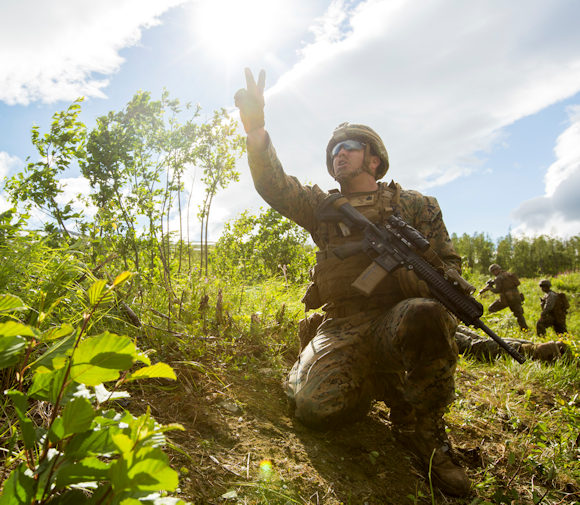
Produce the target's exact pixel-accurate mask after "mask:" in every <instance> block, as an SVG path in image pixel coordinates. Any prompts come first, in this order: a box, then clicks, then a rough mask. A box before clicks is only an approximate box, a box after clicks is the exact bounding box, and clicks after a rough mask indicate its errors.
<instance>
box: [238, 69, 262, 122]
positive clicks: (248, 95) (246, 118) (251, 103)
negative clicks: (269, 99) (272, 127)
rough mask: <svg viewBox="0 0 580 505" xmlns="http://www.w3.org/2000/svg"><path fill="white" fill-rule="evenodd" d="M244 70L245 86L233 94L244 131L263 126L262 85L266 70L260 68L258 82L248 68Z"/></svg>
mask: <svg viewBox="0 0 580 505" xmlns="http://www.w3.org/2000/svg"><path fill="white" fill-rule="evenodd" d="M245 72H246V87H245V88H242V89H240V90H238V91H237V92H236V94H235V95H234V102H235V104H236V107H237V108H238V109H240V118H241V119H242V124H243V125H244V130H246V133H250V132H251V131H253V130H257V129H258V128H263V127H264V124H265V122H264V87H265V86H266V72H264V71H263V70H260V74H259V75H258V83H257V84H256V81H255V80H254V76H253V74H252V71H251V70H250V69H249V68H246V69H245Z"/></svg>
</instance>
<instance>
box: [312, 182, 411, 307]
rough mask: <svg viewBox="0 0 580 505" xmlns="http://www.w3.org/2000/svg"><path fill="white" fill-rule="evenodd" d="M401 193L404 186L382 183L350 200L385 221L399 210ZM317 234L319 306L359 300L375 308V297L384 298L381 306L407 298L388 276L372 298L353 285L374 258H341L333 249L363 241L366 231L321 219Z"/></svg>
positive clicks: (378, 221) (372, 218) (315, 280)
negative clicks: (373, 189)
mask: <svg viewBox="0 0 580 505" xmlns="http://www.w3.org/2000/svg"><path fill="white" fill-rule="evenodd" d="M400 194H401V187H400V186H399V185H398V184H396V183H391V184H389V185H387V184H385V183H379V189H378V190H377V191H375V192H373V193H361V194H355V195H352V196H350V197H348V200H349V202H350V204H351V205H352V206H353V207H355V208H356V209H357V210H358V211H359V212H360V213H361V214H363V215H364V216H365V217H367V218H368V219H369V220H370V221H372V222H373V223H375V224H385V223H386V220H387V218H388V217H389V216H390V215H391V214H393V213H394V212H396V211H397V209H398V207H399V197H400ZM316 236H317V237H318V239H319V240H318V244H319V248H320V250H319V251H318V252H317V253H316V265H315V266H314V268H313V271H312V272H311V275H312V281H313V283H314V286H313V287H312V288H311V289H315V290H316V291H317V295H318V298H319V300H317V302H318V303H319V305H318V307H320V306H322V305H324V304H328V303H332V304H333V305H334V306H340V305H344V304H348V303H349V302H354V301H356V300H357V299H358V300H359V301H362V303H365V306H366V307H367V308H373V301H374V300H373V299H375V298H376V299H377V300H376V301H377V302H378V301H379V300H380V305H381V306H383V307H384V306H388V305H389V304H390V303H395V302H396V301H398V300H400V299H402V298H403V296H402V293H401V291H400V289H399V286H398V284H397V283H393V282H388V281H389V278H388V277H387V278H386V279H384V280H383V282H381V283H380V284H379V286H377V288H376V290H375V292H374V293H373V295H372V296H371V297H370V298H366V297H364V296H363V295H361V294H360V293H358V292H357V291H356V290H355V289H354V288H352V286H351V284H352V283H353V282H354V281H355V280H356V278H357V277H358V276H359V275H360V274H361V273H362V272H363V271H364V270H365V269H366V268H367V267H368V266H369V265H370V263H371V259H370V258H369V257H368V256H367V255H366V254H365V253H364V252H361V253H358V254H355V255H353V256H350V257H348V258H346V259H344V260H341V259H340V258H337V257H336V256H335V255H334V253H333V252H332V250H333V249H334V248H335V247H336V246H339V245H344V244H346V243H351V242H356V241H358V240H361V239H362V238H363V234H362V231H360V230H357V229H347V228H346V227H345V226H344V225H342V223H339V224H335V223H327V222H319V224H318V229H317V230H316ZM375 295H377V296H375ZM379 296H380V298H379ZM307 297H308V294H307V295H305V299H306V298H307ZM305 303H306V302H305ZM366 304H368V305H366ZM310 305H312V303H311V304H310ZM377 306H378V305H377ZM307 308H308V306H307ZM310 308H317V307H314V306H311V307H310ZM361 308H362V307H361Z"/></svg>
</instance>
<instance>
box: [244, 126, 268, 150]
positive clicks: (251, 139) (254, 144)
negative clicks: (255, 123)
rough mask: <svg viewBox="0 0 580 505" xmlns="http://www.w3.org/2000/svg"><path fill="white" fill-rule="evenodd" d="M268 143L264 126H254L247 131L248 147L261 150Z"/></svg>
mask: <svg viewBox="0 0 580 505" xmlns="http://www.w3.org/2000/svg"><path fill="white" fill-rule="evenodd" d="M267 145H268V134H267V133H266V130H265V129H264V127H262V128H256V129H255V130H252V131H251V132H250V133H248V148H252V149H258V150H260V151H263V150H264V149H265V148H266V146H267Z"/></svg>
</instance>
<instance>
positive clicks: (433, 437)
mask: <svg viewBox="0 0 580 505" xmlns="http://www.w3.org/2000/svg"><path fill="white" fill-rule="evenodd" d="M246 82H247V88H245V89H241V90H239V91H238V92H237V93H236V96H235V101H236V105H237V106H238V108H239V109H240V117H241V119H242V123H243V125H244V129H245V131H246V133H247V147H248V162H249V165H250V169H251V173H252V178H253V180H254V185H255V187H256V189H257V191H258V193H260V195H261V196H262V197H263V198H264V200H265V201H266V202H268V204H269V205H270V206H271V207H273V208H274V209H276V210H277V211H278V212H280V213H281V214H283V215H284V216H286V217H288V218H290V219H292V220H293V221H295V222H296V223H297V224H299V225H300V226H302V227H303V228H305V229H306V230H307V231H308V232H309V233H310V234H311V236H312V238H313V240H314V242H315V243H316V245H317V246H318V248H319V251H318V253H317V255H316V256H317V257H316V266H315V268H314V271H313V281H314V282H313V284H312V285H311V288H310V289H309V290H308V293H307V295H306V296H305V298H304V301H305V303H306V306H307V309H315V308H319V307H322V310H323V311H324V313H325V314H324V321H323V322H322V324H320V325H318V324H316V323H315V322H314V323H312V324H313V326H314V325H315V328H316V334H315V335H314V337H313V338H312V340H311V341H310V342H308V344H307V345H306V346H305V347H304V349H303V350H302V352H301V353H300V356H299V358H298V360H297V361H296V363H295V364H294V366H293V368H292V370H291V371H290V374H289V376H288V379H287V381H286V383H285V387H286V392H287V394H288V397H289V398H290V400H291V402H292V403H293V405H294V406H295V415H296V417H297V418H298V419H299V420H300V421H302V422H303V423H304V424H306V425H308V426H310V427H314V428H319V429H327V428H331V427H333V426H338V425H341V424H344V423H347V422H352V421H354V420H356V419H360V418H361V417H363V416H364V415H366V413H367V412H368V409H369V406H370V403H371V401H372V400H373V399H378V400H383V401H384V402H385V403H386V404H387V405H388V406H389V408H390V411H391V412H390V416H391V417H390V419H391V422H392V423H393V431H394V433H395V435H396V436H397V437H398V439H399V440H401V441H402V443H403V444H404V445H405V447H408V448H409V449H410V450H412V451H413V453H414V454H415V455H416V456H417V457H418V458H419V460H420V462H421V464H422V465H423V467H424V469H425V470H426V471H427V470H429V469H430V470H431V477H432V478H433V481H434V483H435V484H436V485H437V486H438V487H439V488H440V489H441V490H442V491H444V492H446V493H448V494H451V495H457V496H464V495H467V494H469V492H470V487H471V484H470V481H469V479H468V477H467V475H466V473H465V471H464V470H463V468H462V467H461V466H460V465H459V464H458V462H457V460H456V458H455V457H454V455H453V451H452V450H451V444H450V442H449V439H448V437H447V434H446V431H445V425H444V421H443V415H444V413H445V412H446V409H447V407H448V405H449V404H450V403H451V402H452V401H453V399H454V397H455V382H454V376H455V368H456V363H457V358H458V353H457V346H456V344H455V341H454V339H453V335H454V333H455V328H456V327H457V321H456V319H455V318H454V317H452V316H451V315H450V314H449V312H447V310H446V309H445V308H444V307H443V306H442V305H441V304H440V303H438V302H437V301H435V300H433V299H432V298H430V292H429V289H428V288H427V286H426V284H425V283H424V282H423V281H420V280H419V278H418V277H417V276H416V275H415V274H414V272H412V271H409V270H407V269H403V268H399V269H397V270H395V271H393V273H392V274H389V275H388V276H387V277H386V278H385V279H383V281H382V282H381V283H380V284H379V285H378V287H377V289H376V290H375V291H374V292H373V293H372V294H371V295H370V296H369V297H365V296H364V295H362V294H361V293H359V292H358V291H356V290H355V289H354V288H353V287H352V283H353V282H354V281H355V279H357V277H358V276H359V275H360V274H361V273H362V272H363V271H364V270H365V269H366V268H367V267H368V266H369V264H370V263H371V259H370V258H369V257H368V256H367V255H366V254H365V253H363V252H360V253H357V254H354V255H352V256H350V257H349V258H347V259H345V260H344V261H342V260H340V259H339V258H337V257H336V256H335V255H334V254H333V249H334V248H335V247H337V246H339V245H344V244H352V243H353V242H356V241H358V240H360V239H361V238H362V233H361V232H360V231H358V230H355V229H348V228H346V227H341V226H339V225H337V224H336V223H329V222H324V221H323V220H321V219H319V217H318V210H319V208H320V207H321V205H322V204H323V203H324V202H325V201H326V200H327V198H328V196H329V193H328V192H326V191H323V190H322V189H320V188H319V187H318V186H305V185H302V184H301V183H300V182H299V181H298V179H296V178H295V177H291V176H289V175H287V174H286V173H285V172H284V170H283V168H282V164H281V163H280V161H279V159H278V157H277V155H276V151H275V150H274V147H273V145H272V142H271V140H270V136H269V134H268V133H267V132H266V130H265V129H264V96H263V90H264V84H265V76H264V73H263V72H261V73H260V76H259V78H258V82H257V83H256V82H255V81H254V77H253V75H252V73H251V72H250V71H249V70H248V69H246ZM337 107H340V103H337ZM297 149H299V146H297ZM326 168H327V170H328V172H329V173H330V175H331V176H332V177H333V178H334V179H335V180H336V181H337V182H338V184H339V186H340V190H341V193H342V195H343V196H344V197H346V198H347V199H348V200H349V202H350V204H351V205H352V206H353V207H356V209H357V210H358V211H359V212H361V213H362V214H364V215H365V216H366V217H367V218H368V219H370V220H371V221H372V222H374V223H376V224H385V223H386V222H387V218H388V217H389V216H390V215H392V214H393V213H396V214H398V215H399V216H400V217H401V218H402V219H404V220H405V221H407V222H408V223H409V224H411V226H413V227H414V228H416V229H418V230H419V231H420V232H421V233H422V234H423V235H424V236H425V237H427V239H428V240H429V242H430V243H431V246H432V248H433V250H434V251H435V252H436V253H437V254H438V255H439V257H440V258H441V260H442V261H443V262H444V264H445V266H446V267H447V268H449V269H455V270H456V271H459V270H460V265H461V258H460V257H459V255H458V254H457V253H456V252H455V250H454V249H453V245H452V243H451V240H450V238H449V234H448V233H447V229H446V228H445V225H444V223H443V219H442V216H441V210H440V208H439V205H438V203H437V201H436V200H435V198H433V197H428V196H424V195H422V194H420V193H418V192H416V191H410V190H404V189H402V188H401V187H400V186H399V185H398V184H396V183H395V182H391V183H389V184H387V183H383V182H379V180H380V179H381V178H382V177H383V176H384V175H385V174H386V172H387V169H388V168H389V158H388V154H387V150H386V148H385V146H384V144H383V141H382V140H381V138H380V137H379V135H377V133H376V132H375V131H374V130H372V129H371V128H369V127H368V126H365V125H360V124H350V123H342V124H340V125H339V126H338V127H337V128H336V129H335V130H334V133H333V134H332V136H331V139H330V141H329V142H328V145H327V148H326ZM334 191H336V190H334Z"/></svg>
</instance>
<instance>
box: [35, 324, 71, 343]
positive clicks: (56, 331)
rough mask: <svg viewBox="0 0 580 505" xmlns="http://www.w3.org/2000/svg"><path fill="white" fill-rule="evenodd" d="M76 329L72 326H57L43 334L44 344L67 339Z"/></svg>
mask: <svg viewBox="0 0 580 505" xmlns="http://www.w3.org/2000/svg"><path fill="white" fill-rule="evenodd" d="M74 331H75V329H74V328H73V327H72V326H71V325H70V324H63V325H62V326H57V327H54V328H50V329H49V330H47V331H45V332H44V333H43V334H42V337H41V339H42V341H43V342H50V341H51V340H58V339H59V338H61V337H65V336H67V335H70V334H71V333H73V332H74Z"/></svg>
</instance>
